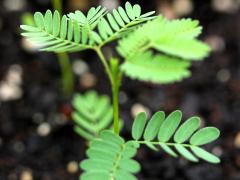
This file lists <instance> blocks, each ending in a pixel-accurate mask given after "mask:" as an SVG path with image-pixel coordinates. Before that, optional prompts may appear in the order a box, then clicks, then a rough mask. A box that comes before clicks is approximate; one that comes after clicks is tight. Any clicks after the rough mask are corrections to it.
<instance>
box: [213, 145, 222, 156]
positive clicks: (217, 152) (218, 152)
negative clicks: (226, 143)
mask: <svg viewBox="0 0 240 180" xmlns="http://www.w3.org/2000/svg"><path fill="white" fill-rule="evenodd" d="M212 153H213V154H215V155H216V156H218V157H221V156H222V154H223V150H222V148H221V147H219V146H216V147H214V148H213V150H212Z"/></svg>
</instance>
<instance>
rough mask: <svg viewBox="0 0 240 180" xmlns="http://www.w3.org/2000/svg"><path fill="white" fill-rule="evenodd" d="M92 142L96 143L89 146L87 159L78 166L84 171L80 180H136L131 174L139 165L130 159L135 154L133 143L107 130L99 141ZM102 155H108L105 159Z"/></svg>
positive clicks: (136, 170) (137, 169)
mask: <svg viewBox="0 0 240 180" xmlns="http://www.w3.org/2000/svg"><path fill="white" fill-rule="evenodd" d="M94 141H95V142H98V143H91V144H90V147H89V149H88V151H87V156H88V159H86V160H84V161H82V162H81V164H80V167H81V168H82V169H83V170H84V173H83V174H82V175H81V177H80V179H81V180H89V179H94V178H95V179H100V180H110V179H116V180H118V179H119V180H121V179H126V180H136V177H135V176H134V175H133V174H134V173H137V172H138V171H139V170H140V165H139V163H138V162H137V161H135V160H133V159H131V158H132V157H133V156H135V153H136V147H135V146H134V145H133V143H131V142H125V141H123V139H122V138H121V137H119V136H118V135H116V134H114V133H113V132H112V131H109V130H105V131H103V132H102V133H101V134H100V139H98V140H94ZM103 147H104V148H103ZM129 151H130V152H131V153H129ZM104 154H105V155H106V154H109V155H107V156H108V157H105V156H103V155H104Z"/></svg>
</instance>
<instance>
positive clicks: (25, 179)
mask: <svg viewBox="0 0 240 180" xmlns="http://www.w3.org/2000/svg"><path fill="white" fill-rule="evenodd" d="M20 180H33V175H32V172H31V171H30V170H24V171H23V172H21V174H20Z"/></svg>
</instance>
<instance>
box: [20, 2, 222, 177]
mask: <svg viewBox="0 0 240 180" xmlns="http://www.w3.org/2000/svg"><path fill="white" fill-rule="evenodd" d="M34 20H35V25H34V26H28V25H22V26H21V28H22V29H23V30H24V31H25V32H24V33H22V35H23V36H26V37H27V38H28V39H29V40H30V41H32V42H34V43H38V44H40V45H41V46H42V47H44V48H42V49H41V50H42V51H50V52H76V51H83V50H87V49H90V50H93V51H95V52H96V53H97V54H98V56H99V59H100V61H101V62H102V64H103V66H104V69H105V71H106V74H107V76H108V77H109V80H110V83H111V88H112V103H113V114H112V116H113V126H114V128H113V129H114V130H113V131H111V130H103V131H102V132H101V133H100V137H97V138H95V139H94V140H92V141H91V143H90V146H89V148H88V150H87V157H88V159H86V160H84V161H83V162H82V163H81V168H82V169H83V170H84V172H83V173H82V175H81V177H80V179H82V180H96V179H97V180H134V179H136V177H135V175H134V174H135V173H137V172H139V170H140V164H139V163H138V162H137V161H135V160H133V159H132V158H133V157H134V156H135V155H136V152H137V150H138V149H139V147H140V145H146V146H148V147H149V148H151V149H153V150H158V147H160V148H161V149H162V150H163V151H165V152H166V153H168V154H169V155H171V156H173V157H177V156H179V155H181V156H183V157H184V158H186V159H187V160H189V161H193V162H197V161H199V158H200V159H203V160H205V161H208V162H210V163H219V162H220V160H219V158H218V157H216V156H215V155H213V154H211V153H209V152H207V151H205V150H204V149H202V147H200V146H201V145H205V144H208V143H210V142H212V141H214V140H216V139H217V138H218V137H219V134H220V133H219V130H218V129H217V128H214V127H206V128H202V129H200V130H198V129H199V127H200V119H199V118H198V117H192V118H190V119H188V120H187V121H185V122H184V123H183V124H182V125H180V122H181V119H182V113H181V111H179V110H176V111H174V112H172V113H171V114H170V115H168V116H167V117H165V113H164V112H163V111H159V112H156V113H155V114H154V115H153V116H152V117H151V119H150V120H149V121H147V116H146V113H144V112H142V113H140V114H138V115H137V117H136V118H135V120H134V123H133V126H132V139H131V140H124V139H123V137H121V136H120V134H119V132H120V125H119V124H120V121H119V108H118V93H119V88H120V86H121V82H122V77H123V76H124V75H126V76H128V77H130V78H133V79H137V80H140V81H147V82H152V83H160V84H166V83H173V82H176V81H181V80H183V79H184V78H187V77H189V76H190V74H191V73H190V71H189V67H190V66H191V64H192V62H193V61H200V60H202V59H203V58H205V57H206V56H208V54H209V52H210V48H209V47H208V46H207V45H206V44H204V43H203V42H201V41H199V40H198V39H196V38H197V37H198V36H199V35H200V33H201V30H202V28H201V26H199V22H198V21H196V20H191V19H180V20H167V19H166V18H164V17H163V16H161V15H158V16H155V15H154V12H148V13H145V14H142V12H141V7H140V6H139V5H137V4H136V5H133V6H132V5H131V4H130V3H129V2H127V3H126V4H125V7H118V8H117V9H114V10H113V11H111V12H108V11H107V10H106V8H104V7H101V6H98V7H96V8H94V7H92V8H91V9H90V10H89V11H88V12H87V15H84V14H83V13H82V12H81V11H76V12H75V13H70V14H68V15H64V16H62V17H61V16H60V14H59V12H58V11H55V12H54V13H52V12H51V11H50V10H48V11H47V12H46V13H45V14H42V13H40V12H36V13H35V15H34ZM113 41H117V46H116V51H117V52H118V54H119V55H120V56H118V57H117V56H116V57H115V56H114V57H108V58H107V57H105V54H104V53H103V47H104V46H105V45H108V44H109V43H110V42H113ZM90 95H91V94H90ZM87 96H89V94H86V95H85V97H83V96H79V97H80V99H81V100H79V102H75V100H76V101H78V99H79V97H76V98H74V101H73V105H74V106H75V108H76V107H77V108H76V111H81V112H80V114H78V115H76V112H75V114H73V119H75V121H77V126H78V127H81V128H82V127H83V128H85V130H84V131H82V132H85V131H86V130H89V129H90V124H91V125H94V126H95V127H98V126H99V125H100V124H101V123H102V122H101V121H102V120H103V119H104V118H100V119H101V121H96V119H99V117H101V116H100V115H99V114H101V113H100V111H102V110H101V109H99V108H100V107H98V106H97V103H90V102H91V101H92V100H89V99H88V98H86V97H87ZM94 96H95V95H94ZM96 97H97V96H95V100H96ZM83 99H84V100H83ZM90 99H91V98H90ZM92 99H94V98H92ZM95 100H94V102H97V101H95ZM92 102H93V101H92ZM99 103H100V102H99ZM85 104H90V106H89V105H88V107H91V110H92V114H91V117H88V121H87V120H86V118H82V117H83V115H84V114H85V116H88V115H87V114H88V110H89V109H88V108H85V107H87V106H85ZM94 104H95V106H96V107H94ZM80 106H81V107H80ZM105 107H106V108H107V109H108V110H109V112H110V110H111V107H110V106H109V104H107V106H105ZM98 112H99V113H98ZM77 113H78V112H77ZM109 114H110V113H109ZM105 116H107V113H106V114H105ZM93 117H94V118H93ZM109 119H110V118H109ZM89 120H92V123H90V124H89ZM96 122H97V124H94V123H96ZM102 127H103V128H105V127H106V126H102ZM96 129H97V128H96ZM91 130H92V131H94V132H95V129H93V128H92V129H91ZM101 130H102V128H101ZM98 131H99V129H97V131H96V132H98ZM82 132H81V133H82ZM94 132H93V133H94ZM81 133H80V134H81ZM88 137H89V138H88V139H90V138H92V136H91V137H90V136H88ZM174 149H175V150H174Z"/></svg>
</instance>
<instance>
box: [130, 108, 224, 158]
mask: <svg viewBox="0 0 240 180" xmlns="http://www.w3.org/2000/svg"><path fill="white" fill-rule="evenodd" d="M181 118H182V113H181V111H179V110H177V111H174V112H172V113H171V114H170V115H169V116H167V117H166V118H165V114H164V112H163V111H159V112H157V113H155V114H154V115H153V116H152V118H151V119H150V121H148V122H147V123H146V119H147V117H146V114H145V113H140V114H138V116H137V117H136V118H135V120H134V124H133V128H132V137H133V139H134V142H135V143H138V144H145V145H147V146H148V147H149V148H151V149H154V150H157V146H160V147H161V148H162V149H163V150H164V151H165V152H166V153H168V154H169V155H171V156H173V157H177V156H178V155H177V153H176V152H175V151H174V150H173V147H174V148H175V150H176V151H177V152H178V153H179V154H180V155H182V156H183V157H184V158H186V159H188V160H189V161H193V162H197V161H198V158H200V159H203V160H205V161H208V162H210V163H219V162H220V159H219V158H218V157H216V156H215V155H213V154H211V153H209V152H207V151H205V150H204V149H203V148H201V147H199V146H201V145H205V144H208V143H210V142H212V141H214V140H216V139H217V138H218V137H219V135H220V132H219V130H218V129H217V128H215V127H206V128H202V129H200V130H197V129H199V127H200V118H198V117H191V118H189V119H188V120H187V121H185V122H184V123H183V124H182V125H181V126H179V125H180V123H181ZM141 137H143V140H141ZM155 139H157V140H155ZM171 139H173V141H172V140H171ZM188 140H189V142H188V143H187V141H188Z"/></svg>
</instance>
